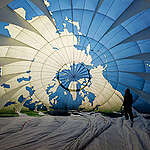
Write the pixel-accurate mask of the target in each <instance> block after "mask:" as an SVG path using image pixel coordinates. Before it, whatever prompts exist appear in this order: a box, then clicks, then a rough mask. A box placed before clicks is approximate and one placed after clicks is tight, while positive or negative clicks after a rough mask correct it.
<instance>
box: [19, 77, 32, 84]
mask: <svg viewBox="0 0 150 150" xmlns="http://www.w3.org/2000/svg"><path fill="white" fill-rule="evenodd" d="M30 80H31V76H29V77H28V78H26V77H22V78H18V79H17V81H18V82H19V83H21V82H22V81H30Z"/></svg>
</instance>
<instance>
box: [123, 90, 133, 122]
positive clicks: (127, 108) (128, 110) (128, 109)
mask: <svg viewBox="0 0 150 150" xmlns="http://www.w3.org/2000/svg"><path fill="white" fill-rule="evenodd" d="M132 103H133V100H132V94H131V93H130V89H126V90H125V95H124V102H123V106H124V113H125V118H126V120H128V119H129V116H130V120H131V121H132V123H133V113H132Z"/></svg>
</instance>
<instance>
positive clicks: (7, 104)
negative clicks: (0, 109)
mask: <svg viewBox="0 0 150 150" xmlns="http://www.w3.org/2000/svg"><path fill="white" fill-rule="evenodd" d="M12 104H16V102H7V103H6V104H5V105H4V107H7V106H10V105H12Z"/></svg>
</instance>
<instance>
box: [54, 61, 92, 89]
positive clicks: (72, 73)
mask: <svg viewBox="0 0 150 150" xmlns="http://www.w3.org/2000/svg"><path fill="white" fill-rule="evenodd" d="M56 78H57V80H58V83H59V85H60V86H61V87H62V88H64V89H65V90H67V91H70V92H78V91H81V90H82V89H84V88H85V87H87V86H88V85H89V83H90V81H91V75H90V70H89V69H88V68H87V67H86V66H85V65H84V64H82V63H77V64H75V63H70V64H64V65H63V66H62V67H61V68H60V69H59V70H58V72H57V77H56Z"/></svg>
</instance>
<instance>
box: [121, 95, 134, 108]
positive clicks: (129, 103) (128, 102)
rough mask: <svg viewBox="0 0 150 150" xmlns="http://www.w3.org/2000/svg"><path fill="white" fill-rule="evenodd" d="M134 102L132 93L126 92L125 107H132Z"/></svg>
mask: <svg viewBox="0 0 150 150" xmlns="http://www.w3.org/2000/svg"><path fill="white" fill-rule="evenodd" d="M132 103H133V99H132V94H130V93H126V94H125V96H124V102H123V106H124V107H125V108H129V107H132Z"/></svg>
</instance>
